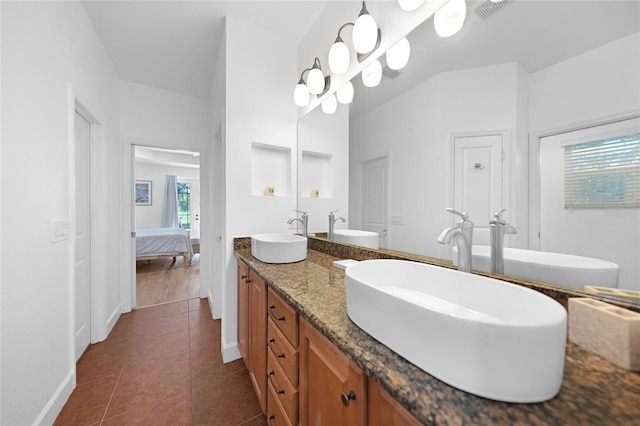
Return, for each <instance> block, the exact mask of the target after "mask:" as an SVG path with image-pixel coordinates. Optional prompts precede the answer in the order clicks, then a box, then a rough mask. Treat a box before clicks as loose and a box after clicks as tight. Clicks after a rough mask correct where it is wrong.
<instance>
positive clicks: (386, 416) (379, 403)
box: [368, 379, 421, 426]
mask: <svg viewBox="0 0 640 426" xmlns="http://www.w3.org/2000/svg"><path fill="white" fill-rule="evenodd" d="M368 396H369V400H368V407H369V426H420V425H421V423H420V422H419V421H418V420H417V419H416V418H415V417H413V416H412V415H411V413H409V412H408V411H407V410H406V409H405V408H404V407H403V406H402V405H400V404H399V403H398V401H396V400H395V399H393V397H391V395H389V394H388V393H387V391H385V390H384V389H382V388H381V387H380V385H379V384H378V383H376V382H375V381H373V380H371V379H369V395H368Z"/></svg>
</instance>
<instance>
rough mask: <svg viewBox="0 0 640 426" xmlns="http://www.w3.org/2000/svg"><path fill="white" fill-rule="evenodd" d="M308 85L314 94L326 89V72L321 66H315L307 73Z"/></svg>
mask: <svg viewBox="0 0 640 426" xmlns="http://www.w3.org/2000/svg"><path fill="white" fill-rule="evenodd" d="M307 87H308V88H309V92H310V93H311V94H312V95H318V94H320V93H322V91H323V90H324V74H322V70H321V69H320V68H313V69H312V70H311V71H309V74H307Z"/></svg>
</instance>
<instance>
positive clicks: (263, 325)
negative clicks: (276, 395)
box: [248, 271, 267, 413]
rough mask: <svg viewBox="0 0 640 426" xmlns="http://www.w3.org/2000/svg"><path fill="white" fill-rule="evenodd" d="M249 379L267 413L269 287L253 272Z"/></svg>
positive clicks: (250, 292)
mask: <svg viewBox="0 0 640 426" xmlns="http://www.w3.org/2000/svg"><path fill="white" fill-rule="evenodd" d="M249 278H250V281H251V282H250V283H249V367H248V370H249V377H250V378H251V382H252V383H253V387H254V389H255V391H256V395H257V396H258V401H260V407H261V408H262V412H263V413H265V412H266V411H267V285H266V283H265V282H264V280H263V279H262V278H260V277H259V276H258V275H257V274H256V273H254V272H253V271H250V272H249Z"/></svg>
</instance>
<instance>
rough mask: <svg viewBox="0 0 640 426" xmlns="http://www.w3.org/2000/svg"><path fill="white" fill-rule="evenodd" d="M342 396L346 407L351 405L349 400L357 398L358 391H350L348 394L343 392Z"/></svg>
mask: <svg viewBox="0 0 640 426" xmlns="http://www.w3.org/2000/svg"><path fill="white" fill-rule="evenodd" d="M341 397H342V403H343V404H344V406H345V407H348V406H349V402H350V401H351V400H352V399H353V400H355V399H356V393H355V392H354V391H351V392H349V393H348V394H346V393H343V394H342V395H341Z"/></svg>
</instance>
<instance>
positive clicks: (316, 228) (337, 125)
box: [292, 105, 349, 233]
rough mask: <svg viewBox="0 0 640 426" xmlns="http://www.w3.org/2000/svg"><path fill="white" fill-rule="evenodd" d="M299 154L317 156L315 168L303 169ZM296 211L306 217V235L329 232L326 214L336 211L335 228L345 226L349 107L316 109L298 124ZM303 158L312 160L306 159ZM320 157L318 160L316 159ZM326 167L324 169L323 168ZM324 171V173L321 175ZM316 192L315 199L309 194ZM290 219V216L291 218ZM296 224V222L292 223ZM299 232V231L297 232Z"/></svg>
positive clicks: (347, 200)
mask: <svg viewBox="0 0 640 426" xmlns="http://www.w3.org/2000/svg"><path fill="white" fill-rule="evenodd" d="M303 151H306V152H310V153H313V154H320V155H322V156H326V157H324V158H323V157H320V156H317V155H316V156H315V158H316V160H319V161H317V162H323V163H322V164H321V165H320V167H318V168H310V170H305V167H304V160H303V159H302V154H303ZM297 158H298V170H299V172H298V185H299V188H298V210H300V211H304V212H307V214H308V215H309V232H310V233H313V232H328V231H329V212H331V211H334V210H338V212H337V213H336V217H344V218H345V219H346V220H347V223H344V222H340V221H338V222H336V224H335V229H347V228H348V227H349V223H348V219H349V184H348V183H349V108H348V106H345V105H339V106H338V110H337V111H336V112H335V113H334V114H331V115H329V114H325V113H324V112H322V109H321V108H316V109H315V110H314V111H312V112H311V113H310V114H308V115H306V116H305V117H304V118H303V119H301V120H300V122H299V123H298V155H297ZM307 158H314V157H309V156H307ZM320 158H322V160H320ZM324 166H326V168H325V167H324ZM324 172H326V173H324ZM311 189H319V190H320V194H319V197H318V198H313V197H311V195H310V192H311ZM292 216H293V215H292ZM296 223H297V224H299V222H296ZM299 231H300V230H299Z"/></svg>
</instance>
